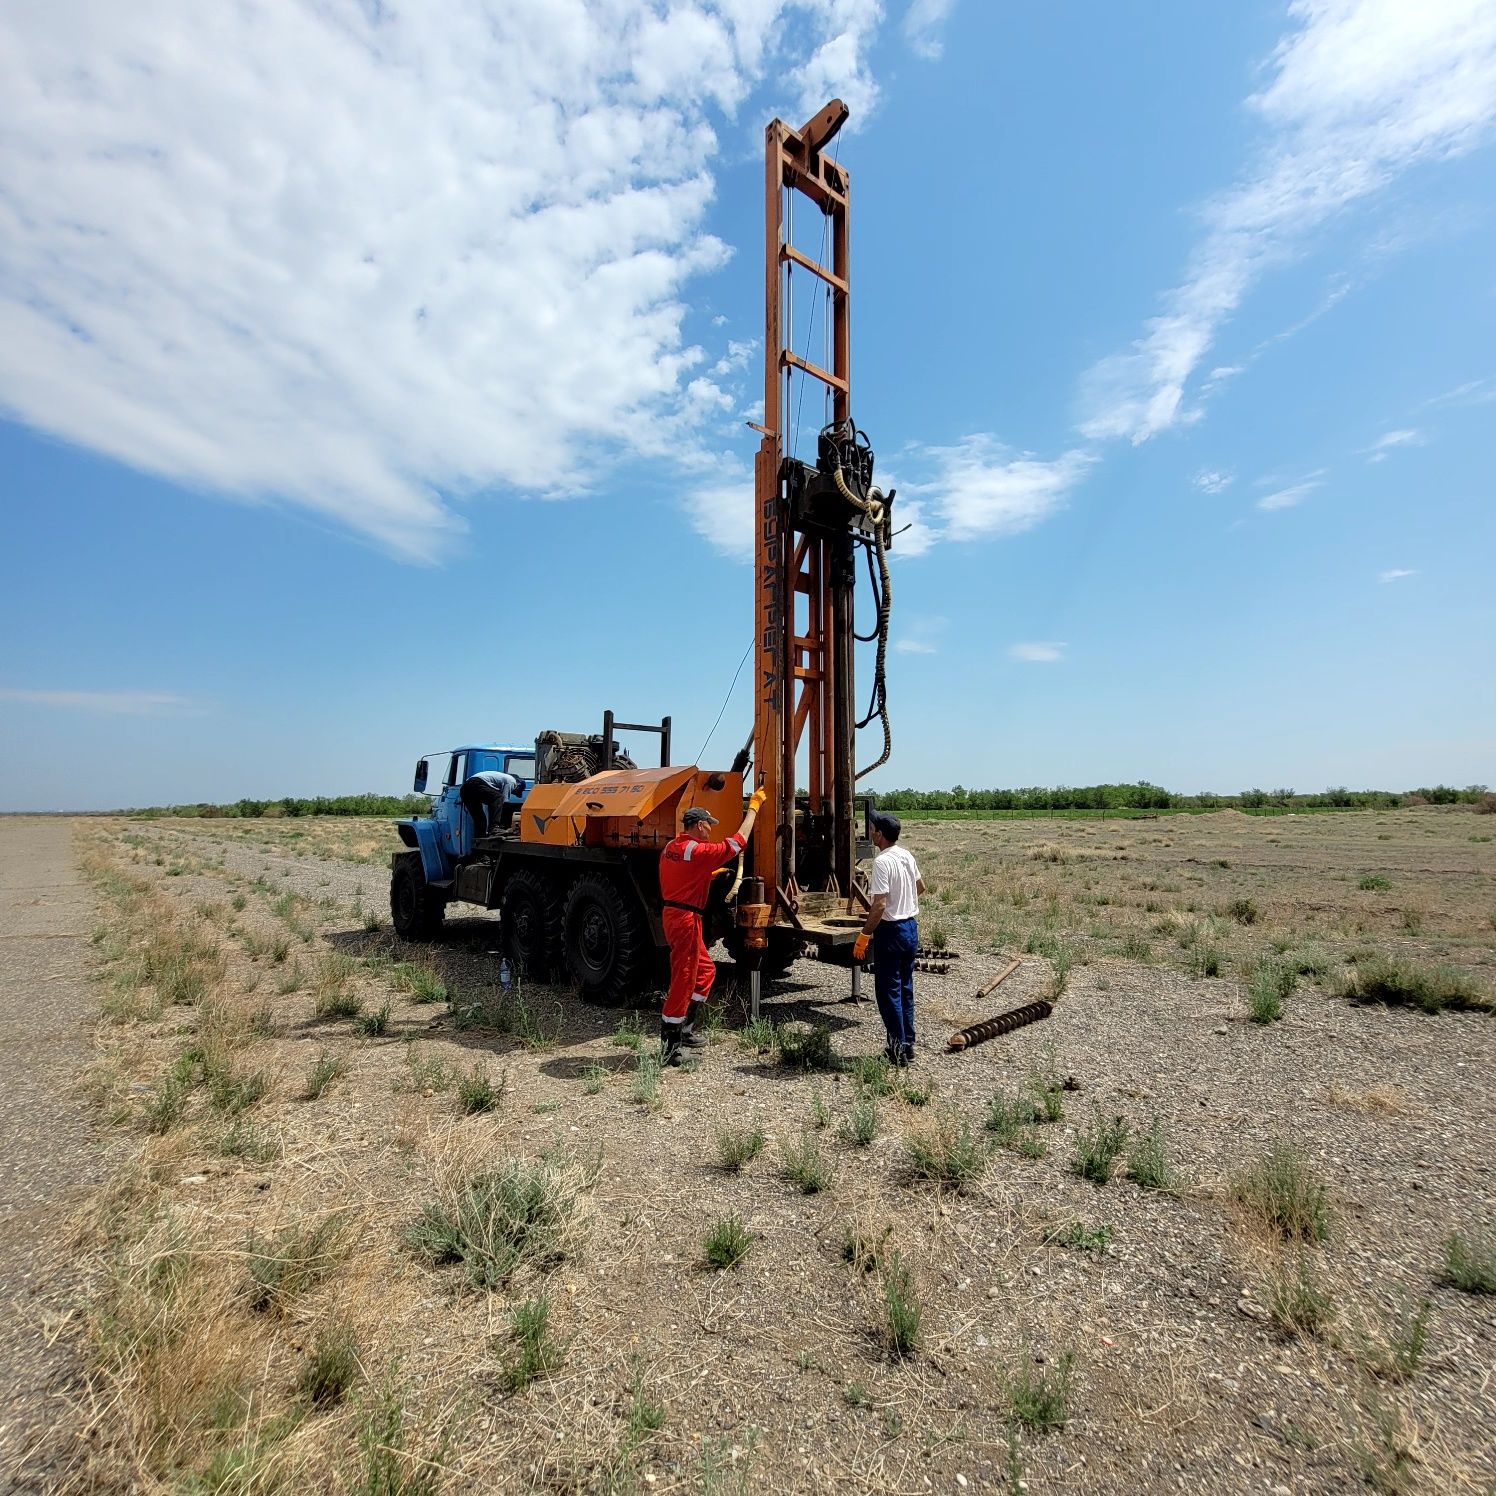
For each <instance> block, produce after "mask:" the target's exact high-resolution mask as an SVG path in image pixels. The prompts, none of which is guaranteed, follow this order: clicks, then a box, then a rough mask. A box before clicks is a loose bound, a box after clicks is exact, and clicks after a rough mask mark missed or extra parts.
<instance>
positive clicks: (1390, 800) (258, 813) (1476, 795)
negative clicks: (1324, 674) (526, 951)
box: [122, 780, 1496, 820]
mask: <svg viewBox="0 0 1496 1496" xmlns="http://www.w3.org/2000/svg"><path fill="white" fill-rule="evenodd" d="M872 798H873V800H874V801H875V802H876V804H877V805H878V806H879V807H880V808H881V809H883V810H892V811H921V810H936V811H938V810H975V811H982V810H995V811H1047V810H1099V811H1107V810H1263V809H1269V808H1276V809H1281V810H1396V809H1398V808H1399V807H1401V806H1406V805H1481V806H1484V804H1485V803H1487V802H1492V801H1496V797H1493V796H1492V795H1491V794H1490V792H1489V791H1488V790H1487V788H1486V786H1485V785H1483V784H1472V785H1467V786H1466V787H1465V788H1464V789H1456V788H1454V786H1452V785H1447V784H1436V785H1427V786H1424V787H1423V788H1421V789H1416V790H1402V791H1396V790H1352V789H1347V788H1345V786H1343V785H1336V786H1332V787H1331V788H1329V789H1324V790H1319V791H1317V792H1315V793H1312V794H1300V793H1299V792H1298V791H1296V790H1292V789H1275V790H1262V789H1250V790H1241V791H1239V792H1238V793H1236V794H1234V795H1217V794H1212V793H1210V792H1208V791H1206V792H1202V793H1200V794H1197V795H1180V794H1175V793H1174V792H1173V791H1171V790H1166V789H1164V788H1163V786H1162V785H1157V784H1150V783H1148V782H1147V781H1146V780H1139V781H1138V782H1137V783H1136V784H1091V785H1056V786H1052V787H1043V786H1033V787H1030V788H1027V789H1012V790H969V789H966V788H965V787H964V786H963V785H959V784H957V785H953V786H952V787H951V788H950V789H948V790H917V789H899V790H883V791H880V792H878V793H876V794H874V795H873V797H872ZM429 804H430V801H429V799H428V797H427V796H425V795H409V794H407V795H380V794H375V793H373V792H372V791H371V792H369V793H366V794H362V795H313V796H294V795H283V796H281V797H280V798H278V799H273V800H256V799H250V798H245V799H240V800H234V801H230V802H227V803H224V804H214V803H212V802H211V801H199V802H196V803H194V804H191V805H152V806H145V807H142V808H139V809H135V810H129V811H125V812H122V813H123V814H125V815H133V816H185V817H201V818H203V819H208V820H218V819H222V820H259V819H278V818H281V817H295V816H408V815H415V814H419V813H421V812H422V811H424V810H426V809H427V807H428V806H429Z"/></svg>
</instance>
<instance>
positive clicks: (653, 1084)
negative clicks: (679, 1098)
mask: <svg viewBox="0 0 1496 1496" xmlns="http://www.w3.org/2000/svg"><path fill="white" fill-rule="evenodd" d="M638 1056H639V1058H638V1063H637V1066H636V1067H635V1070H634V1084H633V1086H632V1088H631V1089H630V1091H629V1095H630V1097H631V1098H632V1099H633V1101H634V1102H635V1103H636V1104H637V1105H639V1106H642V1107H647V1108H648V1109H649V1110H650V1111H652V1112H654V1111H658V1110H659V1109H660V1107H661V1106H663V1105H664V1099H663V1098H662V1097H661V1095H660V1074H661V1071H662V1068H663V1061H662V1060H661V1057H660V1055H659V1054H658V1053H657V1052H656V1051H655V1050H652V1049H641V1050H639V1051H638Z"/></svg>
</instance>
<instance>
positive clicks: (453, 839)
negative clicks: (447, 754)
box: [432, 753, 473, 857]
mask: <svg viewBox="0 0 1496 1496" xmlns="http://www.w3.org/2000/svg"><path fill="white" fill-rule="evenodd" d="M466 778H467V754H465V753H454V754H453V755H452V764H451V767H450V768H449V769H448V770H447V782H446V783H445V784H444V785H443V786H442V792H441V795H440V797H439V798H438V799H437V802H436V804H435V805H434V806H433V807H432V813H433V815H434V816H435V817H436V822H437V826H438V828H439V830H438V833H437V834H438V836H439V837H440V839H441V845H442V850H443V851H444V852H445V853H446V854H447V856H448V857H463V856H465V855H466V854H467V853H468V852H470V851H472V849H473V820H472V817H471V816H470V815H468V813H467V812H466V811H465V810H464V809H463V808H462V801H461V799H459V798H458V797H459V795H460V794H461V791H462V781H463V780H464V779H466Z"/></svg>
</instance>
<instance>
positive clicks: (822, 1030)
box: [778, 1024, 836, 1070]
mask: <svg viewBox="0 0 1496 1496" xmlns="http://www.w3.org/2000/svg"><path fill="white" fill-rule="evenodd" d="M778 1041H779V1058H780V1060H781V1062H782V1063H784V1064H786V1065H792V1066H794V1068H795V1069H797V1070H835V1069H836V1056H835V1055H834V1054H833V1053H832V1050H831V1030H830V1029H828V1028H826V1027H824V1026H823V1025H821V1024H783V1025H781V1026H780V1028H779V1030H778Z"/></svg>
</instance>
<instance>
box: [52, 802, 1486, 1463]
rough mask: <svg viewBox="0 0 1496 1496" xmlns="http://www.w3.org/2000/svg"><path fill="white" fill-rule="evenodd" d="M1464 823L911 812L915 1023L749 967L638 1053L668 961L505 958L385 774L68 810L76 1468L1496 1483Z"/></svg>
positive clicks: (1482, 1124) (1472, 889)
mask: <svg viewBox="0 0 1496 1496" xmlns="http://www.w3.org/2000/svg"><path fill="white" fill-rule="evenodd" d="M1493 831H1496V825H1493V818H1491V817H1489V816H1479V815H1476V814H1474V813H1472V812H1471V811H1470V810H1469V809H1468V808H1459V809H1442V808H1441V809H1433V808H1422V809H1416V810H1403V811H1384V812H1357V813H1344V814H1337V815H1313V816H1284V817H1273V818H1255V817H1249V816H1244V815H1240V814H1235V813H1231V812H1222V813H1215V814H1210V815H1203V816H1187V817H1186V816H1180V817H1169V818H1164V819H1160V820H1158V821H1147V820H1143V821H1138V820H1129V821H1094V820H1091V821H1069V820H1055V821H1050V820H1035V821H1016V820H1004V821H957V822H945V823H921V822H920V821H919V820H918V819H917V818H916V817H913V816H911V817H910V818H908V820H907V821H906V831H905V841H906V844H907V845H909V846H910V848H911V849H912V850H913V851H914V852H915V854H916V856H917V857H918V858H919V860H920V862H921V865H922V868H923V871H924V875H925V879H926V882H927V884H928V885H929V887H930V893H929V896H928V897H927V899H926V903H925V909H924V914H923V919H922V931H923V936H924V939H925V941H926V943H927V944H931V945H944V946H945V947H946V948H947V949H948V950H949V951H951V952H952V953H955V954H954V955H953V957H952V959H950V960H949V962H948V968H949V969H948V971H947V973H946V974H945V975H943V976H942V975H936V974H934V973H926V974H921V975H920V976H918V977H917V978H916V982H917V988H918V993H919V1020H920V1040H921V1052H920V1056H919V1058H918V1060H917V1062H916V1063H915V1065H914V1066H913V1067H911V1068H910V1069H909V1070H908V1071H904V1072H893V1073H889V1072H887V1071H886V1069H885V1068H884V1067H883V1066H882V1065H881V1064H880V1063H879V1061H878V1060H877V1058H876V1057H877V1055H878V1053H879V1051H880V1050H881V1046H882V1035H881V1029H880V1025H879V1022H878V1018H877V1013H876V1010H875V1008H874V1006H873V1004H872V1003H871V1002H866V1001H864V1002H860V1003H858V1002H853V1001H850V1000H849V991H850V984H849V978H848V974H847V973H846V972H844V971H838V970H834V969H832V968H829V967H821V966H818V965H817V964H815V963H813V962H801V963H799V964H798V965H797V966H796V967H795V968H794V970H793V971H792V973H791V976H790V979H789V980H787V981H785V982H783V983H780V984H777V985H776V986H774V987H773V988H772V989H771V991H770V994H769V998H770V1001H769V1003H768V1007H767V1012H768V1014H769V1016H770V1018H771V1020H772V1026H769V1025H765V1026H761V1027H760V1028H759V1029H758V1030H756V1031H750V1030H746V1029H745V1028H744V1027H743V1015H742V995H741V992H740V991H739V988H738V983H737V981H736V979H735V973H734V971H733V968H732V967H731V966H730V965H726V964H724V966H723V967H722V971H721V976H720V978H719V993H718V999H717V1000H716V1001H714V1003H713V1005H712V1006H713V1010H714V1013H715V1015H716V1018H717V1026H716V1027H715V1028H714V1030H713V1032H712V1035H711V1037H712V1043H711V1045H710V1046H709V1048H707V1049H706V1050H705V1051H703V1052H702V1055H701V1059H700V1063H699V1065H698V1066H696V1067H695V1068H693V1069H690V1070H683V1071H676V1072H666V1073H665V1074H664V1075H663V1076H661V1075H660V1074H659V1073H658V1071H657V1069H655V1068H654V1067H653V1066H652V1065H651V1063H650V1061H651V1057H652V1054H653V1051H654V1049H655V1044H654V1035H655V1033H656V1032H657V1025H656V1018H655V1010H654V1009H653V1008H646V1009H643V1010H641V1011H640V1012H639V1013H637V1014H634V1013H620V1012H618V1011H612V1010H602V1009H598V1008H595V1007H589V1006H587V1005H585V1004H582V1003H580V1002H578V1001H576V1000H575V999H574V998H573V996H572V995H571V994H570V993H569V992H567V991H566V990H565V989H564V988H561V987H541V986H537V985H531V986H527V987H525V988H523V989H522V990H521V991H519V992H518V993H516V994H514V995H511V996H510V997H509V998H507V999H504V998H503V997H501V995H500V994H499V993H498V991H497V988H496V985H495V974H496V973H495V967H496V961H495V959H494V958H493V957H491V956H490V955H489V954H488V953H489V952H490V951H491V950H492V949H493V948H494V947H495V945H496V943H497V942H496V939H495V937H496V935H497V933H498V932H497V925H496V924H495V922H494V920H493V919H492V918H488V917H481V916H480V917H476V918H470V919H466V918H453V919H452V920H450V921H449V927H448V932H447V935H446V937H445V938H444V939H443V940H442V941H441V942H440V943H438V944H435V945H432V946H422V947H408V946H401V945H400V944H399V943H398V942H396V941H395V940H394V939H393V937H392V935H391V933H390V931H389V929H388V918H387V912H386V907H385V906H386V887H387V873H386V872H385V870H384V867H383V866H382V863H383V859H384V857H385V855H386V853H387V852H388V851H389V850H393V848H394V846H395V842H394V837H393V834H392V832H391V831H390V828H389V826H388V824H387V823H383V822H348V821H263V822H256V821H241V822H233V821H227V822H222V821H221V822H212V821H203V822H192V821H160V822H151V823H130V822H114V823H98V822H94V823H80V825H79V829H78V836H79V846H80V850H81V852H82V855H83V856H84V857H85V859H86V862H87V865H88V867H89V868H90V870H91V871H92V873H93V875H94V878H95V880H96V882H97V885H98V888H99V890H100V899H101V907H102V908H103V910H104V919H103V922H102V923H101V926H100V928H99V930H98V931H97V932H96V937H95V943H96V947H97V952H98V960H99V988H98V990H99V996H100V1003H101V1008H102V1015H103V1016H102V1018H101V1021H100V1024H99V1028H98V1045H99V1057H98V1062H97V1064H96V1066H95V1067H94V1070H93V1072H92V1074H91V1077H90V1090H91V1093H92V1095H93V1096H94V1097H95V1099H96V1101H97V1105H98V1107H99V1109H100V1114H101V1116H102V1117H103V1118H104V1119H106V1121H107V1123H108V1125H109V1126H111V1127H112V1128H114V1129H115V1130H116V1132H117V1136H118V1140H119V1150H118V1169H117V1173H116V1175H115V1178H114V1180H113V1182H112V1184H111V1185H110V1187H109V1188H108V1189H107V1190H105V1191H103V1192H102V1193H101V1195H100V1198H99V1201H98V1203H97V1206H96V1208H95V1209H94V1210H93V1211H92V1212H91V1214H90V1216H89V1219H88V1220H87V1221H86V1222H85V1223H84V1224H83V1226H82V1227H81V1228H80V1229H81V1233H82V1234H81V1237H80V1241H81V1243H82V1247H81V1250H82V1253H83V1255H84V1256H85V1258H86V1259H88V1260H90V1261H91V1262H92V1264H93V1282H94V1285H95V1287H94V1293H93V1300H92V1304H91V1307H90V1308H89V1310H88V1312H87V1315H86V1316H85V1322H86V1331H85V1333H86V1337H87V1341H88V1353H89V1355H90V1357H91V1362H92V1365H93V1367H94V1394H93V1395H94V1402H93V1405H92V1410H91V1413H90V1410H89V1409H85V1408H80V1411H79V1416H80V1419H84V1420H87V1419H88V1418H90V1417H91V1418H92V1428H93V1432H92V1434H91V1436H90V1439H89V1440H88V1441H87V1443H86V1444H85V1445H82V1446H79V1448H80V1449H81V1451H82V1452H81V1453H79V1454H78V1455H77V1463H76V1465H75V1468H76V1469H77V1471H78V1481H79V1483H80V1484H90V1483H91V1484H92V1485H93V1486H95V1487H97V1488H104V1489H116V1488H123V1487H125V1486H127V1485H130V1484H131V1483H135V1484H136V1485H137V1486H138V1487H142V1488H145V1489H158V1488H160V1489H165V1488H178V1487H182V1486H183V1485H184V1484H186V1483H188V1482H190V1481H191V1480H194V1479H196V1480H199V1481H200V1482H201V1484H200V1485H199V1487H198V1488H199V1489H211V1490H236V1491H238V1490H243V1491H265V1490H273V1489H276V1488H277V1487H281V1488H284V1489H296V1490H299V1489H323V1488H333V1489H336V1488H342V1487H345V1486H346V1487H347V1488H350V1489H356V1490H365V1489H367V1490H378V1491H381V1492H397V1491H399V1492H411V1493H415V1492H423V1491H435V1490H448V1491H465V1490H469V1489H477V1488H480V1487H485V1488H493V1489H502V1490H537V1491H606V1492H628V1491H651V1492H666V1491H687V1490H690V1491H738V1490H743V1491H748V1490H763V1491H833V1490H834V1491H841V1492H845V1491H874V1492H906V1491H908V1492H917V1491H925V1490H950V1491H957V1490H963V1489H973V1490H1001V1491H1020V1490H1027V1491H1031V1492H1042V1491H1065V1492H1097V1493H1102V1492H1106V1493H1112V1492H1153V1491H1159V1490H1182V1491H1191V1492H1195V1491H1207V1492H1215V1491H1220V1492H1236V1491H1241V1492H1248V1491H1251V1492H1263V1491H1265V1492H1295V1493H1297V1492H1341V1491H1357V1490H1363V1489H1367V1488H1368V1487H1370V1488H1374V1489H1377V1490H1381V1491H1390V1492H1402V1491H1407V1492H1431V1493H1432V1492H1448V1491H1470V1492H1488V1491H1490V1490H1491V1489H1492V1484H1493V1482H1496V1392H1493V1383H1492V1367H1493V1365H1496V1308H1493V1306H1496V1298H1493V1296H1492V1289H1493V1287H1496V1281H1493V1279H1496V1260H1493V1252H1496V1191H1493V1181H1496V1155H1493V1150H1492V1147H1491V1122H1492V1106H1491V1098H1492V1075H1493V1059H1496V1019H1493V1017H1492V1014H1491V1012H1490V1011H1489V1007H1488V1004H1489V999H1490V998H1491V996H1492V994H1493V993H1496V842H1493V841H1492V840H1491V836H1492V833H1493ZM1015 955H1016V956H1019V957H1021V958H1022V962H1023V964H1022V965H1021V967H1020V968H1019V969H1018V971H1017V972H1016V973H1015V974H1014V975H1013V976H1012V977H1010V978H1009V979H1008V980H1007V982H1006V983H1005V984H1004V985H1003V986H1002V987H1000V988H999V989H998V991H997V992H996V993H995V994H994V995H993V996H992V997H991V998H990V999H988V1000H987V1001H985V1002H981V1003H978V1002H975V1001H974V1000H973V993H974V991H975V990H976V989H977V988H978V987H979V986H980V985H981V984H983V983H984V982H986V981H988V980H990V979H991V977H993V976H994V975H996V974H997V972H999V971H1000V970H1001V969H1002V968H1003V967H1004V966H1005V965H1006V964H1007V961H1008V959H1009V958H1010V956H1015ZM867 986H868V987H869V989H870V987H871V982H870V981H869V982H868V983H867ZM1040 996H1048V997H1051V998H1052V999H1053V1000H1054V1013H1053V1016H1052V1017H1050V1018H1049V1019H1048V1020H1046V1021H1044V1022H1041V1023H1037V1024H1034V1025H1032V1026H1030V1027H1027V1028H1024V1029H1021V1030H1019V1031H1018V1032H1016V1033H1014V1034H1011V1035H1009V1036H1007V1037H1004V1038H1000V1039H997V1040H994V1041H992V1042H990V1043H988V1044H985V1045H982V1046H980V1047H978V1048H975V1049H972V1050H968V1051H966V1052H964V1053H948V1052H947V1051H946V1048H945V1041H946V1038H947V1036H948V1035H949V1034H950V1032H951V1031H952V1030H953V1029H954V1028H955V1027H957V1026H959V1025H960V1024H963V1023H965V1022H969V1021H971V1020H974V1019H976V1018H980V1017H985V1016H990V1014H991V1013H993V1012H995V1011H998V1010H1000V1009H1003V1008H1008V1007H1011V1006H1015V1005H1017V1004H1018V1003H1021V1002H1025V1001H1029V1000H1031V999H1033V998H1036V997H1040ZM1356 997H1361V998H1384V999H1387V1001H1354V1000H1352V999H1353V998H1356ZM823 1036H824V1037H823ZM728 1262H732V1263H733V1265H730V1266H722V1265H720V1264H722V1263H728ZM1482 1290H1483V1291H1482ZM74 1432H76V1431H74Z"/></svg>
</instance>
